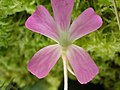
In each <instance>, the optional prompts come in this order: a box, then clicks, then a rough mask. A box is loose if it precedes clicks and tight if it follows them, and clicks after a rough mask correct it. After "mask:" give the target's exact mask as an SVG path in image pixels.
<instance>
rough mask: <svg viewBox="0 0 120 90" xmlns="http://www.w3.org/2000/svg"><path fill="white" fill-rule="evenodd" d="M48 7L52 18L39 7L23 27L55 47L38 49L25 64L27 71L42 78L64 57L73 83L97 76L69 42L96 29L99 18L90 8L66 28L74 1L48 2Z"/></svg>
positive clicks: (84, 55) (83, 53) (89, 61)
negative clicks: (72, 77)
mask: <svg viewBox="0 0 120 90" xmlns="http://www.w3.org/2000/svg"><path fill="white" fill-rule="evenodd" d="M51 4H52V8H53V12H54V18H53V17H52V16H51V15H50V13H49V12H48V11H47V10H46V8H45V7H44V6H42V5H40V6H39V7H38V8H37V10H36V11H35V12H34V13H33V14H32V15H31V16H30V17H29V18H28V19H27V21H26V24H25V25H26V27H27V28H28V29H30V30H32V31H33V32H37V33H40V34H42V35H44V36H47V37H49V38H51V39H53V40H54V41H56V42H57V43H58V44H55V45H50V46H47V47H45V48H43V49H41V50H39V51H38V52H37V53H36V54H35V55H34V56H33V57H32V59H31V61H30V62H29V63H28V70H29V71H30V72H31V73H32V74H33V75H35V76H36V77H38V78H44V77H45V76H47V75H48V73H49V72H50V70H51V69H52V68H53V66H54V65H55V64H56V62H57V61H58V59H59V58H60V56H61V55H62V54H65V56H66V57H67V60H68V61H69V63H70V65H71V67H72V68H73V71H74V73H75V76H76V78H77V80H78V81H79V82H80V83H81V84H85V83H87V82H89V81H90V80H92V79H93V78H94V77H95V76H96V75H97V74H98V72H99V69H98V67H97V66H96V64H95V63H94V61H93V60H92V58H91V57H90V56H89V54H88V53H87V52H86V51H85V50H84V49H83V48H82V47H79V46H77V45H74V44H72V43H73V42H74V41H75V40H77V39H79V38H81V37H83V36H85V35H86V34H89V33H91V32H93V31H96V30H97V29H98V28H100V27H101V25H102V19H101V17H100V16H98V15H97V14H96V13H95V11H94V10H93V9H92V8H88V9H86V10H85V11H84V12H83V13H82V14H81V15H80V16H79V17H78V18H77V19H76V20H75V21H74V22H73V23H72V24H71V25H70V20H71V13H72V9H73V6H74V0H51Z"/></svg>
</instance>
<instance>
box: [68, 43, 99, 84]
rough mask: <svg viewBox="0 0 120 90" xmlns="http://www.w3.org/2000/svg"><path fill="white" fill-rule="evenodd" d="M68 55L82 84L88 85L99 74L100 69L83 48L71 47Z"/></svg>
mask: <svg viewBox="0 0 120 90" xmlns="http://www.w3.org/2000/svg"><path fill="white" fill-rule="evenodd" d="M66 55H67V58H68V60H69V62H70V64H71V65H72V68H73V70H74V73H75V75H76V78H77V79H78V81H79V82H80V83H81V84H86V83H87V82H89V81H90V80H92V79H93V78H94V77H95V76H96V75H97V74H98V72H99V70H98V67H97V66H96V64H95V63H94V61H93V60H92V58H91V57H90V56H89V54H88V53H87V52H86V51H85V50H84V49H83V48H81V47H78V46H76V45H71V46H70V47H69V48H68V51H67V53H66Z"/></svg>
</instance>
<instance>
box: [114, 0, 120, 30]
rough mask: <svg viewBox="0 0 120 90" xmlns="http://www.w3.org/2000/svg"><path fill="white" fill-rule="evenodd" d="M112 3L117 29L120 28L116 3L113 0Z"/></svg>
mask: <svg viewBox="0 0 120 90" xmlns="http://www.w3.org/2000/svg"><path fill="white" fill-rule="evenodd" d="M112 3H113V6H114V10H115V15H116V18H117V23H118V27H119V30H120V20H119V14H118V11H117V5H116V2H115V0H112Z"/></svg>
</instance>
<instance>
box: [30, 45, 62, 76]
mask: <svg viewBox="0 0 120 90" xmlns="http://www.w3.org/2000/svg"><path fill="white" fill-rule="evenodd" d="M60 55H61V50H60V46H59V45H58V44H56V45H50V46H47V47H45V48H43V49H41V50H39V51H38V52H37V53H36V54H35V55H34V56H33V57H32V59H31V61H30V62H29V63H28V70H29V71H30V72H31V73H32V74H33V75H35V76H36V77H38V78H43V77H45V76H47V75H48V73H49V72H50V70H51V69H52V68H53V66H54V65H55V64H56V62H57V60H58V59H59V57H60Z"/></svg>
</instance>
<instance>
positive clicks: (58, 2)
mask: <svg viewBox="0 0 120 90" xmlns="http://www.w3.org/2000/svg"><path fill="white" fill-rule="evenodd" d="M51 4H52V8H53V12H54V17H55V20H56V22H57V24H58V26H59V28H60V29H62V30H68V28H69V25H70V18H71V13H72V9H73V5H74V0H51Z"/></svg>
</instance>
